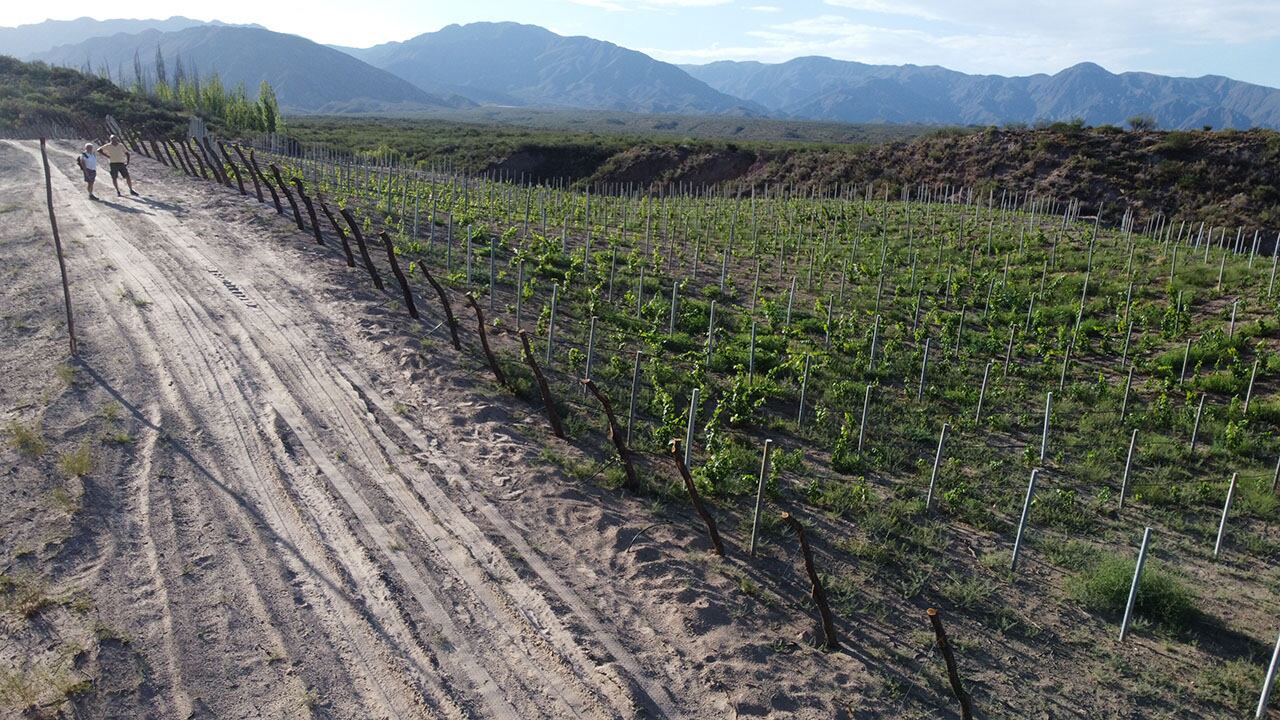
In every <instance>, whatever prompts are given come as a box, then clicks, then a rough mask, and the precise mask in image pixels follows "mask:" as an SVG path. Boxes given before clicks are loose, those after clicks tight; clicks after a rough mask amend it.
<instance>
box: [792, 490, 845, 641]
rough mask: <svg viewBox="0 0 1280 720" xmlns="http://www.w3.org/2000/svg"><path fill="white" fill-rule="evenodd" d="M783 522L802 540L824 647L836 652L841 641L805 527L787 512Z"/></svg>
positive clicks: (801, 545) (801, 544)
mask: <svg viewBox="0 0 1280 720" xmlns="http://www.w3.org/2000/svg"><path fill="white" fill-rule="evenodd" d="M782 521H783V522H784V523H786V524H787V525H788V526H790V527H791V529H792V530H794V531H795V533H796V537H797V538H799V540H800V553H801V555H803V556H804V571H805V572H806V573H808V575H809V582H810V584H811V585H812V586H813V587H812V589H811V594H812V595H813V602H814V604H815V605H817V606H818V614H819V615H821V616H822V634H823V635H824V639H823V647H825V648H826V649H828V650H836V649H838V648H839V647H840V640H839V638H837V637H836V624H835V620H834V619H833V618H832V617H831V606H830V605H828V604H827V593H826V591H825V590H823V588H822V579H821V578H819V577H818V570H817V568H815V567H814V566H813V551H812V550H811V549H809V540H808V539H807V538H805V536H804V526H803V525H801V524H800V521H799V520H797V519H796V518H795V516H793V515H792V514H791V513H787V512H784V513H782Z"/></svg>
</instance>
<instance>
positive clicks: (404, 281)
mask: <svg viewBox="0 0 1280 720" xmlns="http://www.w3.org/2000/svg"><path fill="white" fill-rule="evenodd" d="M317 232H318V231H317ZM379 236H380V237H381V238H382V244H383V245H384V246H386V248H387V263H388V264H389V265H391V273H392V274H393V275H395V276H396V282H398V283H400V291H401V292H402V293H404V304H405V305H406V306H407V307H408V308H409V317H411V318H413V319H414V320H417V319H418V306H417V305H415V304H414V302H413V291H412V290H410V289H409V279H408V278H406V277H405V276H404V273H403V272H401V271H400V263H399V261H397V260H396V246H395V244H393V243H392V242H391V236H390V235H388V234H387V231H386V230H383V231H382V232H381V233H379Z"/></svg>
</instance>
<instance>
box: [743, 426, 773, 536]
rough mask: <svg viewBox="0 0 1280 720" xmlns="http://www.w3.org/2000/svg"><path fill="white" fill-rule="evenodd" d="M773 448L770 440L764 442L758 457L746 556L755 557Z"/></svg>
mask: <svg viewBox="0 0 1280 720" xmlns="http://www.w3.org/2000/svg"><path fill="white" fill-rule="evenodd" d="M772 448H773V441H772V440H765V441H764V453H763V454H762V455H761V456H760V483H759V485H757V486H756V509H755V512H754V513H753V514H752V515H751V545H750V546H749V547H748V548H747V554H748V555H750V556H751V557H755V556H756V534H757V533H758V532H760V507H761V506H762V505H763V504H764V483H765V480H766V479H767V478H768V477H769V451H770V450H771V449H772Z"/></svg>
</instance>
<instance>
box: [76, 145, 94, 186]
mask: <svg viewBox="0 0 1280 720" xmlns="http://www.w3.org/2000/svg"><path fill="white" fill-rule="evenodd" d="M76 165H79V166H80V171H81V172H83V173H84V182H85V184H86V185H88V186H89V199H90V200H97V199H98V196H97V195H94V194H93V181H94V180H96V179H97V177H98V156H97V155H95V154H94V152H93V143H85V144H84V152H82V153H80V156H79V157H77V158H76Z"/></svg>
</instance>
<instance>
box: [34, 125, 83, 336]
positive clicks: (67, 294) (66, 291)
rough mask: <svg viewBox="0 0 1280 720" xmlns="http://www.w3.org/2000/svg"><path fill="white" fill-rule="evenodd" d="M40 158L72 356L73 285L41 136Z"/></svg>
mask: <svg viewBox="0 0 1280 720" xmlns="http://www.w3.org/2000/svg"><path fill="white" fill-rule="evenodd" d="M40 159H41V160H42V161H43V162H44V195H45V201H46V202H47V203H48V205H49V227H51V228H52V229H53V249H54V252H55V253H56V254H57V256H58V270H59V271H60V272H61V273H62V302H63V304H64V305H65V306H66V309H67V336H68V338H69V341H70V344H71V356H72V357H75V356H76V355H78V354H79V353H78V349H77V347H76V324H75V320H74V319H72V317H71V285H70V283H69V282H67V263H66V261H65V260H64V259H63V257H62V238H61V236H59V235H58V217H57V216H56V215H54V214H53V179H52V177H50V174H49V153H48V151H47V150H45V140H44V138H40Z"/></svg>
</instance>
